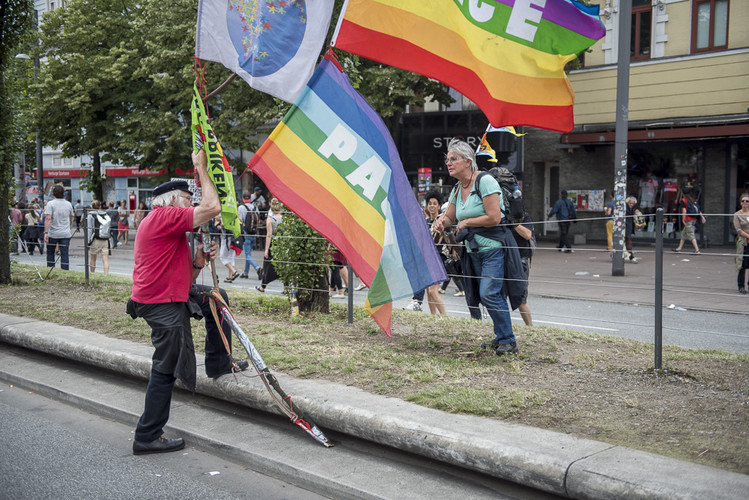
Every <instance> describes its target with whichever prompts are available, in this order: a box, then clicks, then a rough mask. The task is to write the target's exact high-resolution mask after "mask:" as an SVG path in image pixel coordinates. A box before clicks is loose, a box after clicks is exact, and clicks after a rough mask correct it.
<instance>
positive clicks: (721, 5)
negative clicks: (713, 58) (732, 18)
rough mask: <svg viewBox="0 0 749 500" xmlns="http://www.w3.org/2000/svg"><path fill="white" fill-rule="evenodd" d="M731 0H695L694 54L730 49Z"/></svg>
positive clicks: (693, 24) (693, 25)
mask: <svg viewBox="0 0 749 500" xmlns="http://www.w3.org/2000/svg"><path fill="white" fill-rule="evenodd" d="M728 2H729V0H695V1H694V3H693V4H692V52H708V51H711V50H720V49H725V48H727V47H728Z"/></svg>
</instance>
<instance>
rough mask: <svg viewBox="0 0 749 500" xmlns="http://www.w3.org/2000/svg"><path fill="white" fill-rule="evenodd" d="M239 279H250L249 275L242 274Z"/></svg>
mask: <svg viewBox="0 0 749 500" xmlns="http://www.w3.org/2000/svg"><path fill="white" fill-rule="evenodd" d="M239 277H240V278H244V279H247V278H249V276H247V273H242V274H240V275H239Z"/></svg>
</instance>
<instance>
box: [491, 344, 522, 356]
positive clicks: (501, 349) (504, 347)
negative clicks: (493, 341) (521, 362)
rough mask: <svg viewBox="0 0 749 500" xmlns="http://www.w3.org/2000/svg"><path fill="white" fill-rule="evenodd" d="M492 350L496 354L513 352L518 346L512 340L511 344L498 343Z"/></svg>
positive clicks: (516, 350)
mask: <svg viewBox="0 0 749 500" xmlns="http://www.w3.org/2000/svg"><path fill="white" fill-rule="evenodd" d="M494 352H495V353H497V356H502V355H504V354H513V353H516V352H518V346H517V344H516V343H515V342H512V343H511V344H499V345H498V346H497V349H496V350H495V351H494Z"/></svg>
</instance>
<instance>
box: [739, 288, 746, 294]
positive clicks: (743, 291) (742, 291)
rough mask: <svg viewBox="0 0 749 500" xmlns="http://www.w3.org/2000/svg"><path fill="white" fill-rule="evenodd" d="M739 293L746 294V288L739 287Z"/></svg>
mask: <svg viewBox="0 0 749 500" xmlns="http://www.w3.org/2000/svg"><path fill="white" fill-rule="evenodd" d="M739 293H742V294H744V295H746V288H743V287H742V288H739Z"/></svg>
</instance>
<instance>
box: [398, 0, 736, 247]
mask: <svg viewBox="0 0 749 500" xmlns="http://www.w3.org/2000/svg"><path fill="white" fill-rule="evenodd" d="M592 3H598V4H599V6H600V8H601V13H602V19H603V21H604V24H605V27H606V36H605V37H604V38H603V39H602V40H600V41H598V42H597V43H596V44H595V45H593V47H591V49H589V50H588V51H587V52H586V53H585V54H584V56H583V58H582V59H583V60H582V63H583V67H582V68H581V69H576V70H573V71H571V72H570V73H569V79H570V82H571V84H572V87H573V89H574V91H575V95H576V99H575V108H574V112H575V128H574V130H573V131H572V132H571V133H569V134H560V133H557V132H549V131H546V130H541V129H534V128H526V129H525V130H524V131H525V132H526V133H527V135H526V136H524V138H523V141H521V143H520V144H518V147H519V148H520V150H521V158H522V162H521V164H522V172H519V174H518V177H520V178H521V180H522V183H523V192H524V199H525V202H526V208H527V209H528V211H529V212H530V213H531V216H532V217H533V219H534V220H543V219H544V218H545V214H546V213H548V211H549V209H550V207H551V205H553V203H554V201H556V199H557V198H558V197H559V192H560V190H562V189H566V190H567V191H568V192H570V193H571V194H573V195H574V200H575V202H576V203H577V206H578V213H579V216H580V217H581V218H582V219H583V220H581V221H580V222H579V223H578V224H577V225H576V227H575V233H577V234H578V235H584V236H583V237H582V239H583V240H593V241H605V238H606V235H605V223H604V221H602V220H600V218H602V217H603V207H604V206H605V202H606V201H607V196H608V194H609V193H611V192H612V191H613V188H614V168H615V163H614V132H615V123H616V80H617V60H616V58H617V51H618V38H619V33H618V25H619V16H620V12H619V0H599V1H597V2H596V1H593V2H592ZM632 4H633V8H632V14H631V15H632V31H631V34H632V42H631V44H630V45H631V47H630V49H631V50H630V53H631V60H630V85H629V109H628V120H629V139H628V140H629V144H628V145H629V148H628V165H627V195H631V196H635V197H637V198H638V202H639V206H640V209H641V210H642V211H643V212H644V213H646V214H651V217H650V219H649V220H650V222H653V223H652V224H648V226H647V227H646V228H645V229H644V230H643V231H638V232H637V234H636V235H635V237H636V239H639V240H640V241H641V242H643V241H644V242H647V241H648V240H651V241H652V240H653V239H654V235H655V227H654V217H652V214H654V212H655V210H656V209H657V208H658V207H663V208H664V210H665V211H666V213H667V214H675V213H676V212H677V211H678V209H677V203H678V200H679V198H680V197H681V193H682V190H683V188H685V187H689V188H690V189H693V190H695V191H696V192H697V193H698V195H699V201H700V205H701V207H702V209H703V212H704V213H706V214H731V213H733V212H734V211H735V210H736V209H737V208H736V202H737V196H738V195H739V194H740V193H741V192H743V191H747V190H749V167H748V164H749V29H747V28H746V26H748V25H749V2H747V1H741V0H632ZM424 111H425V112H424V113H410V114H406V115H405V116H404V121H403V130H402V131H401V137H400V140H399V144H398V146H399V148H400V151H401V156H402V158H403V162H404V166H405V168H406V171H407V173H408V174H409V177H410V178H411V179H413V180H414V184H415V185H416V183H417V177H418V178H420V179H421V182H420V183H419V188H418V190H419V191H422V188H423V185H424V184H425V182H424V180H423V179H424V178H425V172H421V173H420V172H419V169H422V170H423V169H430V173H431V176H432V183H433V184H438V183H440V182H442V184H445V183H449V184H452V183H453V182H454V181H453V180H450V179H448V178H447V176H446V170H445V169H444V166H443V165H442V159H443V156H444V146H445V145H446V139H445V138H449V137H454V136H462V137H464V138H466V139H468V140H469V142H470V141H471V138H473V140H476V139H475V138H476V137H480V136H481V134H482V133H483V130H484V129H485V127H486V124H487V121H486V118H484V117H483V114H482V113H481V112H480V111H478V110H476V109H475V106H472V105H471V104H470V103H466V102H465V100H461V99H460V98H459V99H458V101H457V102H456V104H455V105H454V106H453V107H452V108H451V109H450V110H443V111H439V112H431V113H430V112H429V111H433V110H430V109H426V110H424ZM430 115H431V116H430ZM492 146H495V149H496V144H492ZM586 218H588V219H596V220H591V221H585V220H584V219H586ZM677 219H678V218H677V217H675V216H674V215H667V223H666V225H665V227H664V230H665V231H666V237H667V238H673V239H676V238H678V237H679V234H678V231H679V223H678V221H677ZM554 230H555V227H554V225H553V224H552V225H547V226H546V227H544V229H542V230H541V234H542V235H543V234H544V233H552V232H554ZM698 232H699V237H700V238H701V240H702V241H703V244H704V243H710V244H727V243H731V242H732V241H733V235H732V234H731V231H730V224H729V218H728V217H708V223H707V224H705V225H704V227H702V226H700V227H698Z"/></svg>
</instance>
